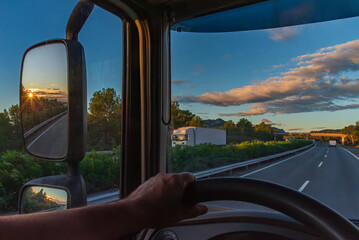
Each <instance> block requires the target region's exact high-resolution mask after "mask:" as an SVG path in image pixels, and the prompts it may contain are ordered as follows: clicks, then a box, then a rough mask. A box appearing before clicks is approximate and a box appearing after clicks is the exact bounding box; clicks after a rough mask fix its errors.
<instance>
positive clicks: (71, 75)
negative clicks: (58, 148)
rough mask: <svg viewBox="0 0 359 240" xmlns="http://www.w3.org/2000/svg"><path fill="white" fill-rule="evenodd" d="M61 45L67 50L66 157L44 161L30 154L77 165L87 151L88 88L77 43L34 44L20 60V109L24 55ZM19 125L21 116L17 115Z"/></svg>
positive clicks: (79, 45) (55, 41)
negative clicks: (42, 48) (49, 45)
mask: <svg viewBox="0 0 359 240" xmlns="http://www.w3.org/2000/svg"><path fill="white" fill-rule="evenodd" d="M55 43H61V44H64V46H65V47H66V51H67V61H68V62H67V87H68V116H69V117H68V141H67V154H66V156H65V157H64V158H45V157H43V156H37V155H35V154H32V153H30V152H29V151H28V150H27V148H26V147H25V149H26V151H27V152H28V153H29V154H30V155H32V156H34V157H36V158H39V159H42V160H47V161H57V162H63V161H66V162H69V163H75V162H80V161H81V160H82V158H83V157H84V156H85V152H86V137H87V106H86V104H87V87H86V81H87V80H86V64H85V53H84V49H83V47H82V45H81V43H80V42H78V41H76V40H65V39H53V40H47V41H44V42H40V43H37V44H35V45H32V46H31V47H29V48H28V49H27V50H26V51H25V53H24V55H23V58H22V62H21V73H20V109H21V91H22V87H21V86H22V72H23V66H24V59H25V56H26V54H27V53H28V52H29V51H30V50H32V49H34V48H36V47H40V46H43V45H48V44H55ZM20 117H21V122H22V114H21V112H20ZM21 130H22V136H23V143H24V146H26V145H25V138H24V129H23V125H22V124H21Z"/></svg>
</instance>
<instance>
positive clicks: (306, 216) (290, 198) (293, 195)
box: [184, 178, 359, 240]
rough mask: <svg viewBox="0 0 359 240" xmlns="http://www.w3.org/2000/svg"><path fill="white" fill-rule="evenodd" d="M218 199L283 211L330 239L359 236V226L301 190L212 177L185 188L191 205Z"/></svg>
mask: <svg viewBox="0 0 359 240" xmlns="http://www.w3.org/2000/svg"><path fill="white" fill-rule="evenodd" d="M217 200H235V201H244V202H249V203H255V204H258V205H262V206H265V207H269V208H271V209H274V210H277V211H279V212H282V213H284V214H285V215H287V216H289V217H292V218H293V219H295V220H297V221H299V222H301V223H303V224H304V225H307V226H310V227H312V228H313V230H315V231H317V232H318V233H319V236H321V237H324V238H325V239H330V240H348V239H359V229H358V228H357V227H356V226H355V225H354V224H353V223H352V222H350V221H349V220H348V219H346V218H345V217H343V216H342V215H341V214H339V213H338V212H336V211H335V210H333V209H332V208H330V207H328V206H326V205H324V204H323V203H321V202H319V201H317V200H315V199H314V198H311V197H309V196H307V195H305V194H303V193H301V192H298V191H296V190H293V189H291V188H288V187H285V186H282V185H279V184H275V183H271V182H267V181H263V180H257V179H250V178H211V179H206V180H198V181H196V182H193V183H191V184H190V185H189V186H188V187H187V188H186V190H185V194H184V201H185V202H186V203H188V204H195V203H200V202H208V201H217Z"/></svg>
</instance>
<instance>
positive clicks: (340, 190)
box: [209, 143, 359, 219]
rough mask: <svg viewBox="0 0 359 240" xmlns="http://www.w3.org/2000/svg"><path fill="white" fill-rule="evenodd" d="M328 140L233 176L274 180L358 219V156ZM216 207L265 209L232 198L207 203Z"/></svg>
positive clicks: (348, 216) (356, 153)
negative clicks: (330, 143) (332, 144)
mask: <svg viewBox="0 0 359 240" xmlns="http://www.w3.org/2000/svg"><path fill="white" fill-rule="evenodd" d="M356 155H358V156H359V154H358V152H356V151H350V152H349V151H348V150H347V149H345V148H343V147H341V146H337V147H329V145H328V143H316V145H315V146H314V147H312V148H310V149H308V150H306V151H304V152H302V153H299V154H297V155H295V156H292V157H289V158H286V159H284V160H279V161H277V162H272V163H270V164H267V165H265V166H261V167H258V168H257V169H250V170H248V171H247V172H240V173H236V174H235V175H236V176H240V177H247V178H255V179H262V180H266V181H270V182H274V183H278V184H281V185H284V186H287V187H290V188H293V189H296V190H298V191H300V192H303V193H305V194H307V195H310V196H312V197H314V198H316V199H317V200H319V201H321V202H323V203H324V204H326V205H328V206H330V207H332V208H334V209H335V210H337V211H338V212H340V213H341V214H343V215H344V216H346V217H347V218H350V219H359V157H358V156H356ZM209 204H210V205H213V206H218V207H229V208H239V209H262V210H263V209H266V208H264V207H261V206H258V205H254V204H248V203H244V202H234V201H216V202H211V203H209Z"/></svg>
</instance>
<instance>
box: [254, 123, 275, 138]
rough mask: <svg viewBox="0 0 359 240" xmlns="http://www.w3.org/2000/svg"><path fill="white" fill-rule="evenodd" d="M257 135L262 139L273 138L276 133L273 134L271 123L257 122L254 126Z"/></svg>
mask: <svg viewBox="0 0 359 240" xmlns="http://www.w3.org/2000/svg"><path fill="white" fill-rule="evenodd" d="M254 130H255V134H256V137H258V138H260V139H262V140H266V141H269V140H273V138H274V134H273V132H274V131H273V128H272V127H271V125H270V124H266V123H265V122H261V123H260V124H257V125H256V126H255V127H254Z"/></svg>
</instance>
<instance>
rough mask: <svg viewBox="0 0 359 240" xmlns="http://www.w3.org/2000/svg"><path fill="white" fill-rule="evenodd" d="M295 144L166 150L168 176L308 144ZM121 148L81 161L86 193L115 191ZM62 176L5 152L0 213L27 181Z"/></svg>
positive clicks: (59, 166) (0, 161) (60, 168)
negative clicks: (171, 173)
mask: <svg viewBox="0 0 359 240" xmlns="http://www.w3.org/2000/svg"><path fill="white" fill-rule="evenodd" d="M310 143H311V141H295V142H260V141H255V142H243V143H241V144H231V145H228V146H216V145H207V144H202V145H198V146H194V147H190V146H183V147H182V146H176V147H170V156H171V157H170V161H169V166H170V169H171V172H182V171H190V172H197V171H201V170H206V169H209V168H213V167H218V166H223V165H226V164H231V163H236V162H241V161H245V160H248V159H252V158H257V157H262V156H267V155H271V154H276V153H279V152H284V151H288V150H291V149H295V148H299V147H302V146H305V145H308V144H310ZM120 153H121V148H120V147H118V148H116V149H114V153H113V154H110V153H106V154H100V153H97V152H95V151H92V152H90V153H89V154H87V155H86V157H85V158H84V159H83V160H82V161H81V164H80V169H81V173H82V175H83V177H84V180H85V183H86V188H87V193H88V194H91V193H94V192H98V191H103V190H109V189H113V188H116V187H117V186H116V185H117V184H118V182H119V172H120V171H119V170H120V164H121V160H120V159H121V158H120V157H121V155H120ZM65 173H66V167H65V164H64V163H53V162H44V161H40V160H36V159H35V158H33V157H31V156H29V155H28V154H26V153H24V152H22V151H15V150H9V151H5V152H4V153H2V154H1V156H0V211H1V212H7V211H14V210H16V208H17V201H18V196H19V191H20V188H21V186H22V185H23V184H24V183H26V182H27V181H29V180H31V179H34V178H39V177H44V176H50V175H60V174H65Z"/></svg>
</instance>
